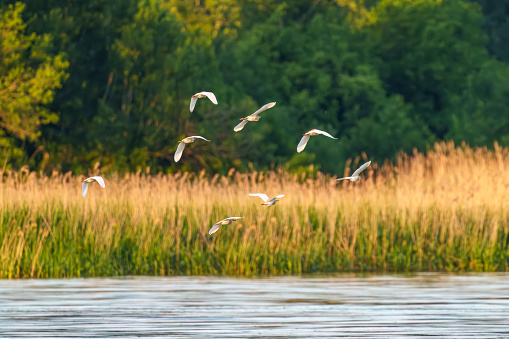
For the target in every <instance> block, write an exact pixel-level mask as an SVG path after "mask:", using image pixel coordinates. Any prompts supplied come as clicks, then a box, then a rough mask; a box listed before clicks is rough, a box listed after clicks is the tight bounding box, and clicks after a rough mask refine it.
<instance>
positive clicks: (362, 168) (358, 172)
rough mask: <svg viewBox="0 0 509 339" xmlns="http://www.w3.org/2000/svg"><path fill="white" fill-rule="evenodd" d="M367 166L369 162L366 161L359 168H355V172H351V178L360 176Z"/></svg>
mask: <svg viewBox="0 0 509 339" xmlns="http://www.w3.org/2000/svg"><path fill="white" fill-rule="evenodd" d="M369 164H371V161H368V162H367V163H365V164H363V165H362V166H361V167H359V168H357V169H356V170H355V172H353V174H352V177H357V176H359V174H361V172H362V171H364V170H365V169H366V167H368V166H369Z"/></svg>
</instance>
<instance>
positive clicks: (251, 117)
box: [233, 102, 276, 132]
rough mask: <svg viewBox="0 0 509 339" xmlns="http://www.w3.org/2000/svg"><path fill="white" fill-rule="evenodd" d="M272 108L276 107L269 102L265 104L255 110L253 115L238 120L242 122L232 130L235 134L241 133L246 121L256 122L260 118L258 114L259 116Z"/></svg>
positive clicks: (273, 103)
mask: <svg viewBox="0 0 509 339" xmlns="http://www.w3.org/2000/svg"><path fill="white" fill-rule="evenodd" d="M274 106H276V103H275V102H269V103H268V104H265V105H263V106H262V107H260V109H259V110H257V111H256V112H254V113H253V114H251V115H248V116H247V117H245V118H240V120H242V122H241V123H240V124H238V125H237V126H235V128H233V130H234V131H235V132H240V131H242V129H243V128H244V126H246V124H247V122H248V121H258V120H260V118H261V117H259V116H258V114H260V113H261V112H263V111H266V110H268V109H269V108H272V107H274Z"/></svg>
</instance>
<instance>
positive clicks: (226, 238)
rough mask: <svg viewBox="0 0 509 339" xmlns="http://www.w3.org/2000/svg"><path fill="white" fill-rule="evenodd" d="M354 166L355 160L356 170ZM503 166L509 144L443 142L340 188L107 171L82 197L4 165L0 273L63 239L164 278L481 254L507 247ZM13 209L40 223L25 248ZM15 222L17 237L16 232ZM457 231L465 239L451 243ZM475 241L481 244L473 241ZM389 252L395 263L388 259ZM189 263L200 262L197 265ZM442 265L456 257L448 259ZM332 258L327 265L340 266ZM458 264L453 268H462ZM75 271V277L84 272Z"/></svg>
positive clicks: (67, 181) (55, 176) (237, 176)
mask: <svg viewBox="0 0 509 339" xmlns="http://www.w3.org/2000/svg"><path fill="white" fill-rule="evenodd" d="M358 162H359V161H358V159H357V160H356V161H354V162H353V165H354V166H353V167H355V166H356V164H357V163H358ZM508 164H509V149H507V148H501V147H499V146H498V145H495V148H494V150H487V149H486V148H480V149H471V148H468V147H466V146H461V147H455V146H454V145H453V144H452V143H447V144H446V143H439V144H436V145H435V148H434V150H433V151H431V152H429V153H428V154H427V155H424V154H421V153H417V152H415V153H414V155H413V156H406V155H404V156H401V157H400V158H399V159H398V161H397V162H396V164H395V165H392V164H389V163H386V164H384V165H382V166H378V165H377V164H374V163H373V164H372V166H370V167H369V168H368V169H367V170H366V172H365V173H364V174H365V175H364V179H363V180H362V181H360V182H357V183H351V182H342V183H335V182H334V181H333V180H332V179H333V178H331V177H330V176H328V175H325V174H322V173H318V174H317V175H316V178H315V179H314V180H312V179H308V178H305V177H301V176H297V175H294V174H290V173H286V172H282V171H272V172H267V173H262V172H253V173H246V174H241V173H238V172H235V171H234V170H231V171H230V172H229V173H228V175H227V176H224V177H223V176H218V175H215V176H213V177H211V178H207V177H205V172H202V173H200V174H191V173H177V174H174V175H162V174H158V175H155V176H148V175H145V174H142V173H141V172H138V173H131V174H128V175H125V176H124V177H123V178H120V177H118V176H117V175H113V176H110V177H106V189H102V188H100V187H99V186H98V185H91V186H90V189H89V194H88V196H87V198H86V199H83V198H82V197H81V194H80V192H81V184H80V181H81V180H82V179H83V176H77V177H75V176H73V175H72V174H71V173H65V174H62V173H56V172H54V173H52V175H50V176H45V175H42V174H41V173H35V172H29V171H28V168H26V167H25V168H23V169H21V170H20V171H6V172H5V173H4V179H3V181H1V182H0V215H1V219H0V220H1V224H0V226H1V227H2V228H3V229H2V233H4V235H3V236H2V237H0V239H1V240H2V245H1V250H0V264H1V266H2V267H1V268H0V271H1V272H0V275H2V276H9V274H10V275H12V276H15V275H18V276H22V275H23V273H19V272H18V273H17V274H16V273H14V274H13V273H12V272H11V273H9V274H7V273H5V272H6V270H8V267H11V269H10V270H11V271H12V270H13V269H12V267H14V266H16V267H17V268H18V269H19V267H20V266H22V263H23V260H21V259H20V257H22V256H28V253H32V255H33V254H34V253H35V256H34V257H33V262H30V267H29V269H28V271H29V272H30V273H29V274H30V275H31V276H41V274H40V273H41V272H36V271H37V268H38V267H41V268H40V270H44V269H45V266H44V265H39V264H37V265H36V262H35V261H36V260H48V262H50V261H51V260H54V259H52V258H51V253H53V252H54V251H53V252H51V251H50V250H49V249H48V250H47V251H46V252H47V253H46V252H45V251H44V250H43V248H42V247H43V244H44V246H45V247H51V246H53V247H55V246H57V247H59V248H65V244H61V243H60V242H64V241H69V239H71V240H72V239H81V240H79V241H81V242H82V243H83V244H88V245H87V246H90V248H88V247H87V248H86V249H84V248H81V247H77V248H76V249H73V251H76V253H78V252H80V251H85V250H86V251H89V252H91V254H90V255H91V256H92V257H93V258H96V257H100V256H104V257H105V258H108V256H111V255H112V253H115V251H117V252H118V251H120V250H119V248H124V247H125V248H126V249H129V244H128V243H126V241H127V240H128V241H130V242H132V243H133V244H132V245H131V247H133V248H136V252H135V253H124V254H123V253H117V254H115V256H116V258H122V255H124V257H125V258H127V259H125V260H126V261H129V260H131V261H132V262H131V261H130V262H128V263H125V264H126V265H128V264H129V265H130V264H132V265H134V267H135V268H136V269H138V270H140V272H143V270H144V268H143V267H145V266H146V265H149V266H150V265H152V264H151V263H148V264H147V263H146V262H145V259H146V258H148V257H150V256H154V258H159V259H158V260H159V261H157V263H156V264H154V265H155V266H156V267H157V270H156V272H165V274H172V272H173V273H175V272H181V273H182V272H183V273H195V272H210V271H209V270H207V269H204V268H203V267H202V266H201V265H210V264H211V261H213V262H214V265H215V266H216V269H218V271H217V273H228V274H231V273H232V272H233V273H235V272H237V273H238V272H241V274H248V275H249V274H256V273H269V274H270V273H273V272H276V273H281V272H283V273H284V272H285V270H289V271H292V268H287V267H285V266H284V265H290V266H292V265H294V266H292V267H295V265H297V266H298V267H300V270H302V271H311V270H316V269H315V268H312V269H311V268H310V267H309V265H310V263H312V264H313V265H315V266H320V265H321V263H322V262H323V265H324V266H323V267H325V268H327V267H329V268H330V266H331V264H328V263H327V262H329V261H330V262H332V261H334V260H343V258H346V259H344V260H345V263H346V262H355V260H356V258H359V257H363V258H368V259H369V260H368V259H364V260H368V261H372V263H369V264H367V265H368V266H369V267H375V268H382V269H384V268H387V267H388V265H389V266H391V265H396V264H395V263H397V262H398V260H399V259H397V258H398V255H399V254H398V253H396V251H397V250H398V249H400V250H402V247H401V246H403V245H402V244H398V243H394V242H396V241H399V240H401V239H405V240H403V241H402V243H403V242H405V244H407V245H405V246H407V247H408V248H410V250H409V251H410V252H411V253H410V252H409V253H410V254H408V255H407V254H405V256H407V257H408V256H410V257H412V256H417V258H418V260H419V261H420V262H421V263H422V262H423V261H427V262H430V260H431V259H427V258H431V257H432V254H431V253H429V251H430V248H434V247H433V244H430V243H429V242H430V237H432V239H434V241H437V244H440V246H438V247H437V249H436V250H437V251H438V252H437V253H445V252H443V251H445V249H448V248H456V247H457V248H461V249H462V250H465V251H467V249H468V248H470V250H469V251H471V252H472V251H473V252H475V251H476V249H475V246H478V247H479V246H481V247H482V248H484V249H487V248H491V247H496V246H502V247H504V246H507V241H506V243H505V245H504V243H503V241H502V240H503V239H500V237H501V235H502V236H504V235H505V236H506V235H507V234H509V231H508V230H509V229H508V215H507V213H508V212H507V207H508V201H509V200H508V198H509V166H506V165H508ZM347 172H348V171H347ZM345 174H348V173H345ZM258 192H260V193H262V192H263V193H267V194H268V195H269V196H274V195H277V194H285V195H286V196H285V197H284V198H282V199H281V201H280V202H279V203H278V204H277V205H275V206H273V207H270V208H266V207H263V206H260V201H258V200H259V199H255V198H252V197H249V196H248V194H249V193H258ZM12 211H14V212H12ZM16 211H17V212H16ZM20 211H25V212H26V213H25V212H20ZM24 213H25V214H24ZM20 215H25V217H26V218H27V219H30V218H35V219H37V223H36V225H37V228H38V229H39V232H41V233H40V235H39V237H36V238H35V240H34V242H33V243H30V244H31V245H30V246H32V247H30V246H29V244H28V243H26V240H25V236H23V234H25V233H26V232H27V229H26V227H25V226H23V225H27V224H26V222H25V224H23V223H22V221H21V220H17V219H15V218H16V217H19V216H20ZM31 216H33V217H31ZM228 216H245V217H246V219H243V220H241V221H239V222H237V223H234V224H233V225H228V226H224V227H223V228H222V230H221V231H220V232H218V233H217V234H215V235H214V236H209V235H208V234H207V232H208V230H209V228H210V226H211V225H212V224H213V223H214V222H216V221H218V220H221V219H223V218H225V217H228ZM44 223H47V225H49V226H44ZM13 224H15V225H16V226H12V225H13ZM9 225H11V226H9ZM57 225H59V226H57ZM17 229H18V230H20V231H19V232H21V234H22V235H21V236H16V234H18V231H16V230H17ZM45 230H46V231H45ZM45 232H48V233H47V234H46V233H45ZM50 233H51V234H52V236H48V234H50ZM461 236H464V237H465V241H466V242H467V243H461V244H456V243H455V242H457V241H459V240H458V237H461ZM475 237H480V239H475V240H473V238H475ZM407 238H408V240H406V239H407ZM76 241H77V240H76ZM501 241H502V243H501V245H497V244H498V243H500V242H501ZM391 242H392V243H391ZM408 242H411V243H413V244H408ZM468 242H472V246H470V247H469V245H468ZM52 243H53V244H52ZM410 245H411V246H410ZM455 246H456V247H455ZM490 246H491V247H490ZM27 247H29V248H27ZM403 247H404V246H403ZM502 250H507V248H502ZM20 251H21V253H18V252H20ZM65 251H68V250H65ZM65 251H64V252H65ZM154 251H156V252H157V253H159V254H153V253H154ZM440 251H442V252H440ZM467 252H468V251H467ZM200 253H204V254H203V256H202V255H201V254H200ZM465 253H466V252H465ZM469 253H470V252H469ZM504 253H505V252H504ZM468 255H471V253H470V254H468ZM169 256H171V258H169ZM207 256H212V258H213V259H210V258H209V257H207ZM388 256H391V258H393V259H391V260H394V262H392V263H391V262H388V260H389V259H388ZM465 256H467V254H465ZM339 257H341V258H340V259H337V258H339ZM165 258H166V259H165ZM257 258H258V259H257ZM281 258H283V259H281ZM292 258H293V259H292ZM394 258H396V259H394ZM412 258H413V257H412ZM476 258H477V256H476ZM105 260H108V259H105ZM119 260H121V259H119ZM207 260H208V262H207ZM278 260H279V261H280V263H278ZM281 260H282V261H281ZM285 260H288V261H286V264H283V261H285ZM292 260H293V264H292ZM412 260H413V259H412ZM451 260H452V259H451ZM475 260H478V259H475ZM475 260H474V259H470V261H469V265H470V266H471V267H478V266H476V265H478V264H476V263H475V262H474V261H475ZM503 260H504V259H503ZM187 261H189V262H190V263H189V264H188V263H187ZM194 261H198V262H200V263H202V264H200V265H198V266H197V265H196V263H194ZM170 262H171V264H170ZM442 262H447V263H450V262H451V261H449V260H448V259H447V258H444V259H443V260H442ZM191 263H194V264H191ZM361 264H362V263H361ZM69 265H70V264H69ZM73 265H74V264H73ZM76 265H77V266H76V267H77V268H76V270H78V271H79V272H82V271H83V270H84V269H83V268H82V266H81V263H80V264H79V265H78V264H76ZM91 265H92V266H94V265H96V264H95V262H94V263H92V264H91ZM115 265H117V264H115ZM144 265H145V266H144ZM172 265H173V266H177V267H172ZM179 265H184V266H185V267H186V269H185V270H183V269H181V268H179V267H178V266H179ZM193 265H194V267H192V266H193ZM278 265H279V266H278ZM334 265H335V266H334ZM334 265H332V266H331V267H333V268H334V267H336V266H338V265H339V264H337V263H335V264H334ZM345 265H346V264H345ZM348 265H351V264H348ZM352 265H353V266H349V267H350V269H352V270H357V269H361V270H362V267H358V264H352ZM398 265H399V264H398ZM440 265H442V263H441V264H440ZM451 265H452V266H451V267H459V266H458V264H451ZM455 265H456V266H455ZM461 265H463V266H461ZM461 265H460V266H461V267H460V269H468V267H466V266H465V265H466V264H465V265H464V264H461ZM94 267H95V266H94ZM147 267H148V266H147ZM151 267H152V266H151ZM448 267H449V266H447V265H446V266H444V267H439V268H438V269H448ZM497 267H499V269H500V267H504V266H497ZM505 267H507V263H506V264H505ZM73 269H74V268H73ZM420 269H428V267H420ZM94 270H95V269H94ZM154 270H155V269H154ZM79 272H74V273H73V274H78V275H79V274H82V273H83V272H82V273H79ZM91 272H92V271H91ZM94 272H95V271H94ZM136 272H138V271H136ZM246 272H247V273H246ZM87 274H88V273H87ZM155 274H157V273H155ZM42 275H43V274H42Z"/></svg>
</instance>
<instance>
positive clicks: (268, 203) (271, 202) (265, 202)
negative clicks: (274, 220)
mask: <svg viewBox="0 0 509 339" xmlns="http://www.w3.org/2000/svg"><path fill="white" fill-rule="evenodd" d="M249 196H250V197H260V198H262V200H263V204H262V205H265V206H272V205H274V204H275V203H276V202H278V201H279V200H276V199H277V198H282V197H284V196H285V195H284V194H281V195H276V196H275V197H274V198H272V199H269V197H268V196H267V194H265V193H250V194H249Z"/></svg>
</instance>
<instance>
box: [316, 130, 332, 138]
mask: <svg viewBox="0 0 509 339" xmlns="http://www.w3.org/2000/svg"><path fill="white" fill-rule="evenodd" d="M314 132H315V133H318V134H321V135H325V136H326V137H329V138H331V139H337V138H334V137H333V136H332V135H330V134H329V133H327V132H324V131H320V130H319V129H315V130H314Z"/></svg>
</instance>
